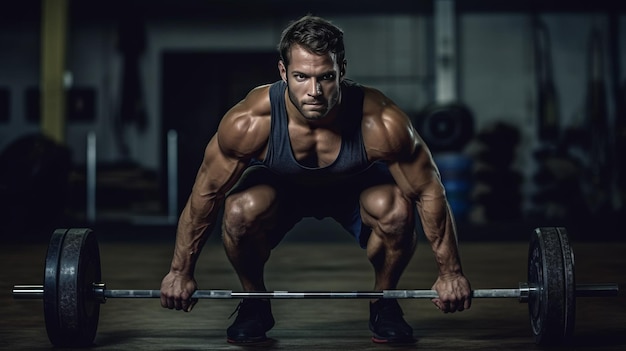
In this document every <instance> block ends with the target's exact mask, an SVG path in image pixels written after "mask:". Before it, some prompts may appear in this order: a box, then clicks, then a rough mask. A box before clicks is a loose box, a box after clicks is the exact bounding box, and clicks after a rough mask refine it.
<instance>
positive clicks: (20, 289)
mask: <svg viewBox="0 0 626 351" xmlns="http://www.w3.org/2000/svg"><path fill="white" fill-rule="evenodd" d="M534 289H535V288H532V287H528V285H527V284H525V283H521V284H520V287H519V288H518V289H479V290H473V291H472V297H474V298H519V299H520V300H522V302H525V300H526V299H527V297H528V294H529V293H530V291H531V290H534ZM43 291H44V288H43V285H15V286H14V287H13V298H14V299H41V298H43ZM618 293H619V287H618V285H617V284H612V283H604V284H577V285H576V296H577V297H602V296H615V295H617V294H618ZM94 294H95V295H96V296H98V295H99V296H100V297H104V298H159V297H161V291H160V290H107V289H105V288H104V284H102V283H100V284H94ZM192 297H193V298H197V299H231V298H257V299H280V298H284V299H297V298H302V299H352V298H357V299H358V298H363V299H365V298H393V299H432V298H437V297H438V294H437V292H436V291H435V290H383V291H335V292H333V291H311V292H291V291H262V292H233V291H232V290H196V292H195V293H194V294H193V295H192Z"/></svg>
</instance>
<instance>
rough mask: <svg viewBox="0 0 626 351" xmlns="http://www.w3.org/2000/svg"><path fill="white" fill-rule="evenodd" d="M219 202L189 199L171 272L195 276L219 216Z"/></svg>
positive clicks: (180, 222)
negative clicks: (196, 268) (194, 273)
mask: <svg viewBox="0 0 626 351" xmlns="http://www.w3.org/2000/svg"><path fill="white" fill-rule="evenodd" d="M217 212H218V211H217V201H216V200H215V199H212V200H204V201H203V200H198V199H194V196H193V195H192V197H191V198H190V199H189V201H188V202H187V205H186V206H185V208H184V209H183V211H182V213H181V215H180V219H179V221H178V226H177V229H176V245H175V248H174V256H173V258H172V264H171V268H170V270H171V271H175V272H178V273H181V274H186V275H193V272H194V270H195V265H196V262H197V261H198V257H199V256H200V252H201V251H202V247H203V246H204V244H205V243H206V241H207V239H208V237H209V235H210V234H211V232H212V231H213V228H214V227H215V222H216V220H215V219H216V216H217Z"/></svg>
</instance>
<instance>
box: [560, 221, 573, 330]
mask: <svg viewBox="0 0 626 351" xmlns="http://www.w3.org/2000/svg"><path fill="white" fill-rule="evenodd" d="M556 231H557V233H558V234H559V239H560V241H561V252H562V255H563V274H564V276H563V278H564V281H563V284H564V286H563V287H564V290H563V292H564V299H565V300H564V301H565V303H564V311H563V312H564V313H565V316H564V322H565V325H564V327H565V329H564V331H563V337H564V341H565V340H569V339H570V338H571V336H572V334H573V333H574V325H575V324H576V275H575V269H574V251H573V250H572V247H571V246H570V242H569V238H568V236H567V230H566V229H565V228H562V227H561V228H556Z"/></svg>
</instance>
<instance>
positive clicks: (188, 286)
mask: <svg viewBox="0 0 626 351" xmlns="http://www.w3.org/2000/svg"><path fill="white" fill-rule="evenodd" d="M197 289H198V284H197V283H196V280H195V279H194V278H193V277H192V276H188V275H184V274H180V273H175V272H172V271H170V272H169V273H168V274H167V275H166V276H165V277H164V278H163V281H162V282H161V306H163V307H164V308H169V309H177V310H183V311H185V312H191V310H192V309H193V306H194V305H195V304H196V303H197V302H198V299H192V298H191V295H193V293H194V292H195V291H196V290H197Z"/></svg>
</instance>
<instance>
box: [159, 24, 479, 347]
mask: <svg viewBox="0 0 626 351" xmlns="http://www.w3.org/2000/svg"><path fill="white" fill-rule="evenodd" d="M279 52H280V60H279V62H278V70H279V72H280V77H281V78H282V80H279V81H278V82H276V83H274V84H271V85H264V86H260V87H257V88H255V89H253V90H252V91H251V92H250V93H249V94H248V95H247V96H246V97H245V98H244V99H243V100H242V101H241V102H239V103H238V104H237V105H235V106H234V107H233V108H232V109H230V111H228V113H226V115H225V116H224V117H223V119H222V121H221V123H220V126H219V128H218V131H217V133H216V134H215V135H214V136H213V138H212V139H211V140H210V142H209V143H208V145H207V147H206V150H205V152H204V159H203V162H202V165H201V166H200V169H199V171H198V174H197V177H196V180H195V184H194V186H193V190H192V192H191V196H190V197H189V200H188V202H187V204H186V206H185V208H184V209H183V211H182V213H181V216H180V219H179V223H178V228H177V233H176V245H175V250H174V256H173V259H172V263H171V267H170V271H169V273H168V274H167V275H166V276H165V277H164V278H163V282H162V284H161V305H162V306H163V307H166V308H170V309H177V310H184V311H190V310H191V309H192V307H193V306H194V304H195V303H196V302H197V301H196V300H195V299H191V295H192V294H193V292H194V291H195V290H196V289H197V284H196V281H195V279H194V269H195V265H196V261H197V259H198V256H199V255H200V251H201V249H202V246H203V244H204V243H205V242H206V240H207V237H208V235H209V233H210V232H211V231H212V230H213V227H214V225H215V223H216V220H217V218H216V217H217V215H218V212H219V209H220V208H222V207H223V208H224V215H223V228H222V232H223V242H224V246H225V250H226V254H227V256H228V258H229V260H230V262H231V263H232V265H233V267H234V269H235V271H236V273H237V275H238V276H239V279H240V281H241V285H242V287H243V290H244V291H266V287H265V282H264V278H263V272H264V265H265V263H266V262H267V260H268V259H269V257H270V252H271V250H272V249H273V248H274V247H276V245H278V244H279V242H280V241H281V239H282V238H283V237H284V236H285V234H286V233H287V232H288V231H289V230H290V229H291V228H292V227H293V226H294V225H295V224H296V223H297V222H298V221H300V220H301V219H302V218H303V217H316V218H325V217H331V218H334V219H335V220H336V221H337V222H338V223H340V224H341V225H342V226H343V227H344V228H345V229H346V230H347V231H348V232H350V233H351V234H352V235H354V237H355V239H356V240H357V242H358V243H359V244H360V245H361V247H363V248H364V249H365V250H366V252H367V257H368V259H369V260H370V261H371V263H372V265H373V268H374V275H375V284H374V290H377V291H381V290H388V289H396V286H397V284H398V281H399V279H400V277H401V275H402V273H403V271H404V269H405V268H406V266H407V264H408V263H409V260H410V259H411V257H412V255H413V252H414V249H415V242H416V235H415V230H414V229H415V220H416V218H415V215H414V214H415V213H418V214H419V216H420V219H421V221H422V226H423V229H424V232H425V235H426V237H427V238H428V240H429V242H430V244H431V245H432V250H433V252H434V256H435V260H436V262H437V264H438V267H439V275H438V278H437V280H436V281H435V283H434V285H433V289H434V290H436V291H437V293H438V296H439V297H438V298H436V299H433V303H434V304H435V305H436V306H437V307H438V308H439V309H440V310H441V311H443V312H455V311H463V310H464V309H467V308H469V307H470V304H471V297H470V296H471V294H470V284H469V282H468V280H467V279H466V278H465V276H464V275H463V270H462V267H461V261H460V257H459V251H458V247H457V238H456V232H455V223H454V218H453V216H452V213H451V211H450V207H449V205H448V203H447V200H446V197H445V191H444V188H443V186H442V183H441V180H440V176H439V172H438V170H437V167H436V165H435V164H434V163H433V159H432V156H431V153H430V151H429V150H428V148H427V146H426V145H425V144H424V142H423V140H422V139H421V138H420V136H419V135H418V134H417V133H416V131H415V129H413V126H412V124H411V122H410V120H409V118H408V117H407V116H406V114H405V113H403V112H402V111H401V110H400V109H399V108H398V106H397V105H395V104H394V103H393V102H392V101H391V100H390V99H389V98H387V97H386V96H385V95H383V94H382V93H381V92H380V91H378V90H375V89H373V88H370V87H365V86H361V85H358V84H356V83H354V82H351V81H349V80H347V79H346V78H345V77H346V59H345V50H344V43H343V32H342V30H341V29H340V28H338V27H336V26H335V25H333V24H332V23H330V22H328V21H326V20H324V19H322V18H319V17H314V16H305V17H303V18H301V19H299V20H297V21H295V22H293V23H291V24H290V25H289V26H288V27H287V28H286V29H285V30H284V31H283V33H282V36H281V41H280V44H279ZM402 315H403V312H402V310H401V308H400V306H399V304H398V302H397V301H396V300H393V299H380V300H378V301H371V302H370V320H369V328H370V329H371V331H372V332H373V334H374V336H373V340H374V341H375V342H381V343H383V342H407V341H412V340H413V330H412V329H411V327H410V326H409V325H408V324H407V323H406V321H405V320H404V319H403V317H402ZM273 326H274V318H273V316H272V312H271V307H270V302H269V300H259V299H243V300H242V302H241V303H240V304H239V306H238V315H237V318H236V319H235V321H234V322H233V324H232V325H231V326H230V327H229V328H228V330H227V340H228V341H229V342H233V343H249V342H258V341H263V340H265V339H266V332H267V331H268V330H270V329H271V328H272V327H273Z"/></svg>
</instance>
